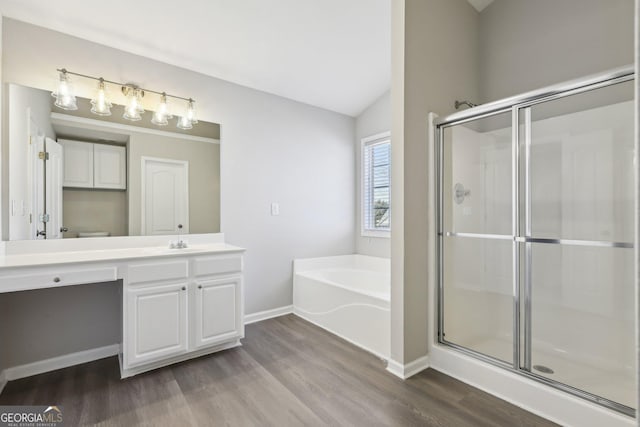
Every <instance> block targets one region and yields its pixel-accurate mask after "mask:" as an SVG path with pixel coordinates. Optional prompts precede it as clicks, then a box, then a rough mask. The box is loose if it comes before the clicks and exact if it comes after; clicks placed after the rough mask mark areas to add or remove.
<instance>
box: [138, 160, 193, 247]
mask: <svg viewBox="0 0 640 427" xmlns="http://www.w3.org/2000/svg"><path fill="white" fill-rule="evenodd" d="M142 179H143V181H142V218H141V219H142V231H143V234H144V235H147V236H151V235H166V234H178V233H180V234H188V233H189V162H187V161H180V160H172V159H159V158H151V157H143V158H142ZM178 225H182V229H178Z"/></svg>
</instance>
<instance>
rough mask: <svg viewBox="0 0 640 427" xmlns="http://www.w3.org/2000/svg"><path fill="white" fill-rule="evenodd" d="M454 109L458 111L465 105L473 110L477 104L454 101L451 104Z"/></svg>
mask: <svg viewBox="0 0 640 427" xmlns="http://www.w3.org/2000/svg"><path fill="white" fill-rule="evenodd" d="M453 105H455V107H456V110H459V109H460V107H462V106H463V105H466V106H467V107H469V108H473V107H477V106H478V104H474V103H473V102H469V101H458V100H456V102H455V103H454V104H453Z"/></svg>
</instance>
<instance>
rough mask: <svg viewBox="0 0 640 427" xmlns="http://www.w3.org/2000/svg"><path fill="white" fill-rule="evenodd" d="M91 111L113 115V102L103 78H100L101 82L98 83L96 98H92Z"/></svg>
mask: <svg viewBox="0 0 640 427" xmlns="http://www.w3.org/2000/svg"><path fill="white" fill-rule="evenodd" d="M91 112H92V113H93V114H97V115H99V116H110V115H111V102H110V101H109V98H108V94H107V89H106V88H105V84H104V80H102V79H100V83H99V84H98V91H97V92H96V96H95V98H93V99H92V100H91Z"/></svg>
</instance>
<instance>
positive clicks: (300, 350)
mask: <svg viewBox="0 0 640 427" xmlns="http://www.w3.org/2000/svg"><path fill="white" fill-rule="evenodd" d="M22 404H24V405H50V404H58V405H62V406H63V407H64V419H65V425H67V426H75V425H105V426H127V427H128V426H134V425H148V426H165V425H166V426H218V425H228V426H265V425H270V426H271V425H272V426H299V425H300V426H301V425H311V426H321V425H339V426H456V427H458V426H547V425H554V424H553V423H550V422H549V421H546V420H544V419H542V418H540V417H537V416H535V415H533V414H531V413H529V412H526V411H524V410H522V409H520V408H518V407H516V406H514V405H511V404H509V403H507V402H505V401H502V400H500V399H498V398H496V397H493V396H491V395H489V394H487V393H484V392H482V391H480V390H478V389H475V388H473V387H470V386H468V385H466V384H464V383H462V382H460V381H457V380H455V379H453V378H451V377H448V376H446V375H444V374H441V373H439V372H437V371H434V370H433V369H427V370H426V371H423V372H422V373H420V374H418V375H416V376H414V377H413V378H411V379H409V380H406V381H401V380H400V379H398V378H396V377H394V376H392V375H391V374H389V373H388V372H386V371H385V369H384V363H383V362H382V361H381V360H379V359H378V358H376V357H375V356H372V355H371V354H369V353H366V352H364V351H362V350H360V349H359V348H357V347H355V346H353V345H351V344H349V343H347V342H346V341H344V340H341V339H340V338H337V337H335V336H333V335H331V334H329V333H327V332H325V331H324V330H322V329H320V328H318V327H316V326H314V325H312V324H310V323H308V322H306V321H304V320H302V319H300V318H298V317H295V316H293V315H288V316H283V317H279V318H276V319H271V320H267V321H264V322H260V323H255V324H252V325H248V326H247V328H246V338H245V339H244V340H243V346H242V347H238V348H234V349H231V350H226V351H223V352H220V353H217V354H214V355H211V356H206V357H201V358H199V359H195V360H191V361H187V362H183V363H180V364H177V365H173V366H170V367H166V368H162V369H158V370H156V371H153V372H149V373H146V374H141V375H138V376H136V377H133V378H129V379H126V380H120V378H119V371H118V361H117V358H115V357H111V358H108V359H103V360H99V361H96V362H91V363H86V364H84V365H79V366H74V367H71V368H67V369H61V370H59V371H55V372H50V373H46V374H42V375H37V376H34V377H30V378H25V379H22V380H17V381H11V382H10V383H9V384H7V386H6V388H5V390H4V392H3V393H2V394H1V395H0V405H22Z"/></svg>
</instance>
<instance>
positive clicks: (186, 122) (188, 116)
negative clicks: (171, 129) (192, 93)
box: [177, 99, 198, 130]
mask: <svg viewBox="0 0 640 427" xmlns="http://www.w3.org/2000/svg"><path fill="white" fill-rule="evenodd" d="M196 123H198V120H197V119H196V108H195V101H194V100H193V99H190V100H189V103H188V104H187V111H186V112H185V114H184V115H183V116H182V117H180V119H179V120H178V125H177V126H178V129H183V130H189V129H192V128H193V125H194V124H196Z"/></svg>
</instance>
